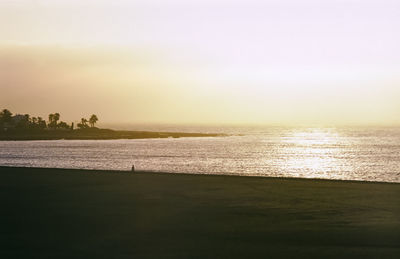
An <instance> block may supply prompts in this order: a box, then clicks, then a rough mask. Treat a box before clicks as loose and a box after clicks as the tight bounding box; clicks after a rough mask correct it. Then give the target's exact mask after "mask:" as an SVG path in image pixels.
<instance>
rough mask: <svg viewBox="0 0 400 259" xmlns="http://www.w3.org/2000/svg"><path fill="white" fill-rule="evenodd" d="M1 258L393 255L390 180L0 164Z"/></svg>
mask: <svg viewBox="0 0 400 259" xmlns="http://www.w3.org/2000/svg"><path fill="white" fill-rule="evenodd" d="M0 203H1V204H2V213H0V222H1V223H2V229H1V230H0V257H1V258H32V257H43V258H193V257H195V258H363V259H364V258H399V255H400V247H399V246H398V244H399V243H400V221H399V218H400V185H399V184H393V183H372V182H356V181H338V180H314V179H312V180H310V179H298V178H296V179H292V178H267V177H243V176H233V177H232V176H224V175H190V174H171V173H151V172H143V171H139V172H134V173H132V172H130V171H104V170H77V169H75V170H74V169H72V170H71V169H51V168H47V169H43V168H28V167H0Z"/></svg>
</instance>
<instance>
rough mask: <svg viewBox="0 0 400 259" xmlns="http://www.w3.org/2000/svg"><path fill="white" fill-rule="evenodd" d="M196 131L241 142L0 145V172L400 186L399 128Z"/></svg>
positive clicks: (181, 140)
mask: <svg viewBox="0 0 400 259" xmlns="http://www.w3.org/2000/svg"><path fill="white" fill-rule="evenodd" d="M176 130H177V131H180V130H182V129H176ZM192 131H196V130H192ZM197 131H214V132H215V131H225V132H228V133H235V134H237V133H242V134H244V135H243V136H237V135H233V136H228V137H216V138H179V139H145V140H59V141H3V142H0V165H7V166H32V167H56V168H86V169H119V170H129V169H130V168H131V166H132V164H133V163H134V164H135V167H136V168H137V169H138V170H149V171H162V172H177V173H196V174H232V175H261V176H274V177H304V178H327V179H351V180H365V181H385V182H400V128H351V129H349V128H346V129H345V128H255V129H254V128H253V129H240V128H235V129H228V128H225V129H218V130H217V129H198V130H197Z"/></svg>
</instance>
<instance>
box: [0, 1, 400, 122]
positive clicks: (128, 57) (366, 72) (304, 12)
mask: <svg viewBox="0 0 400 259" xmlns="http://www.w3.org/2000/svg"><path fill="white" fill-rule="evenodd" d="M399 31H400V1H397V0H396V1H395V0H393V1H390V0H363V1H361V0H360V1H356V0H326V1H323V0H305V1H300V0H270V1H261V0H260V1H255V0H253V1H252V0H247V1H227V0H213V1H211V0H209V1H208V0H199V1H197V0H196V1H190V0H186V1H178V0H176V1H172V0H170V1H169V0H163V1H161V0H160V1H155V0H139V1H127V0H126V1H124V0H113V1H105V0H100V1H99V0H92V1H90V0H79V1H78V0H77V1H71V0H60V1H55V0H51V1H50V0H36V1H33V0H31V1H30V0H9V1H8V0H0V90H1V92H0V108H9V109H11V110H12V111H13V112H18V113H31V114H32V115H41V116H46V115H47V114H48V113H50V112H60V113H61V115H62V119H64V120H67V121H71V120H73V119H79V118H80V117H82V116H87V115H90V114H92V113H96V114H97V115H98V116H99V118H100V120H101V121H103V122H133V123H135V122H136V123H143V122H145V123H257V124H292V123H295V124H298V123H301V124H389V125H391V124H400V33H399Z"/></svg>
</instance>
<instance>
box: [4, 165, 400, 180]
mask: <svg viewBox="0 0 400 259" xmlns="http://www.w3.org/2000/svg"><path fill="white" fill-rule="evenodd" d="M1 169H10V170H18V169H28V170H33V171H58V172H63V173H81V172H84V173H104V174H151V175H165V174H167V175H172V176H180V175H181V176H196V177H197V176H198V177H201V176H205V177H223V178H224V177H229V178H231V177H238V178H243V177H244V178H247V177H249V178H259V179H271V180H289V181H290V180H294V181H317V182H318V181H323V182H324V181H328V182H348V183H373V184H400V182H383V181H363V180H349V179H344V180H342V179H326V178H302V177H276V176H262V175H238V174H200V173H185V172H183V173H176V172H161V171H152V170H135V171H134V172H132V171H130V170H112V169H111V170H109V169H79V168H52V167H30V166H3V165H0V170H1Z"/></svg>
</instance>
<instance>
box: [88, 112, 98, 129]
mask: <svg viewBox="0 0 400 259" xmlns="http://www.w3.org/2000/svg"><path fill="white" fill-rule="evenodd" d="M98 120H99V119H98V118H97V116H96V115H95V114H92V116H90V119H89V123H90V127H92V128H93V127H94V124H96V122H97V121H98Z"/></svg>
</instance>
